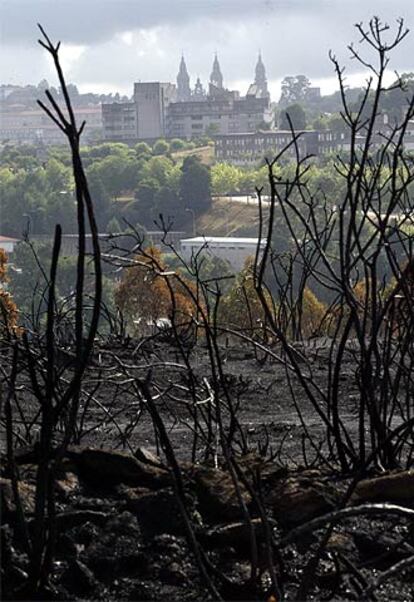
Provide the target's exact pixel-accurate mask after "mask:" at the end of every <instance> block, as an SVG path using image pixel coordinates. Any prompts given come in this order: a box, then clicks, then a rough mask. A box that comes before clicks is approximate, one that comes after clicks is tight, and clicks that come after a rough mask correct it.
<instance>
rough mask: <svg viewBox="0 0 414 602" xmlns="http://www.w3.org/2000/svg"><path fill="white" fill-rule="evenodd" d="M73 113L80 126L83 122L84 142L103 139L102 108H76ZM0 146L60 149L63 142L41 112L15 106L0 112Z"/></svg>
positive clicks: (47, 118)
mask: <svg viewBox="0 0 414 602" xmlns="http://www.w3.org/2000/svg"><path fill="white" fill-rule="evenodd" d="M63 111H65V110H64V109H63ZM74 112H75V117H76V120H77V122H78V124H79V125H80V124H81V123H82V121H85V122H86V127H85V130H84V134H83V140H84V141H85V142H89V141H91V140H94V139H99V138H100V137H101V135H102V109H101V105H95V106H90V107H75V109H74ZM0 142H2V143H6V142H11V143H13V144H45V145H55V144H56V145H59V144H64V143H66V138H65V136H64V134H63V133H62V132H61V130H60V129H59V128H58V127H56V124H55V123H54V122H53V121H52V120H51V119H50V117H49V116H48V115H46V113H45V112H44V111H43V110H42V109H40V108H39V109H27V108H19V107H17V106H16V107H10V108H2V109H1V110H0Z"/></svg>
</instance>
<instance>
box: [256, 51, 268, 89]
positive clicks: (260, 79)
mask: <svg viewBox="0 0 414 602" xmlns="http://www.w3.org/2000/svg"><path fill="white" fill-rule="evenodd" d="M254 83H255V85H256V86H257V89H258V92H259V94H260V96H261V97H262V98H264V97H266V96H269V90H268V89H267V78H266V69H265V66H264V64H263V61H262V55H261V53H260V52H259V57H258V59H257V63H256V70H255V78H254Z"/></svg>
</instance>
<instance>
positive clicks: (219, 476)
mask: <svg viewBox="0 0 414 602" xmlns="http://www.w3.org/2000/svg"><path fill="white" fill-rule="evenodd" d="M175 353H176V352H175V351H174V350H171V352H170V355H169V357H168V359H169V361H171V362H172V361H177V362H179V358H177V357H176V356H175ZM124 359H125V361H129V363H130V365H133V364H134V365H138V364H139V362H138V361H137V360H136V359H134V356H133V352H131V351H128V352H127V353H125V356H124ZM96 361H97V362H98V359H97V360H96ZM148 362H149V363H152V364H154V363H155V362H154V356H152V355H150V356H149V359H148ZM98 363H99V367H98V368H99V370H100V371H101V373H102V371H103V370H104V369H107V370H108V371H110V368H109V366H110V362H109V361H107V360H106V359H105V353H104V351H103V352H102V357H101V358H99V362H98ZM196 365H197V371H198V374H199V376H200V378H201V377H202V376H203V375H205V376H206V377H208V363H206V361H205V357H204V356H203V355H200V356H199V357H198V358H196ZM224 366H225V374H226V379H227V380H228V384H229V388H230V390H231V392H232V395H233V398H234V399H235V400H237V402H238V403H239V408H238V415H239V419H240V422H241V423H242V425H243V428H244V429H245V433H246V435H247V436H248V437H249V443H250V447H251V450H250V452H249V453H248V454H245V455H241V454H240V455H239V457H238V464H239V466H240V469H241V471H242V472H241V473H240V474H239V478H238V479H237V489H238V490H236V488H235V485H234V479H233V478H232V476H231V474H230V472H229V470H228V466H227V465H226V463H225V462H224V461H223V460H220V459H219V466H218V467H214V461H213V459H212V458H210V459H209V461H208V462H203V461H202V457H201V455H200V456H199V457H196V462H194V461H192V459H191V453H190V451H189V448H190V447H191V443H192V435H191V430H190V429H189V428H188V427H189V419H188V414H187V411H186V407H185V405H182V404H180V403H178V402H177V407H176V409H175V411H174V412H172V411H171V403H172V397H170V398H164V400H162V401H161V402H160V404H159V405H160V411H161V412H162V414H163V416H164V419H165V422H166V424H167V425H168V427H169V428H170V431H169V433H170V437H171V440H172V442H173V444H174V448H175V451H176V453H177V457H178V459H179V464H180V470H181V473H182V477H183V481H184V489H185V496H186V498H185V504H186V507H187V510H188V513H189V515H190V516H191V521H192V524H193V527H194V531H195V533H196V537H197V540H198V542H199V543H200V545H201V546H202V548H203V550H204V551H205V554H206V557H207V559H208V561H209V563H210V564H211V565H212V566H214V567H216V571H215V572H213V581H214V583H215V585H216V587H217V589H218V591H219V592H220V595H221V596H222V598H223V599H225V600H267V601H268V602H274V600H275V598H274V596H272V595H271V589H270V588H271V576H270V573H269V570H268V556H267V553H268V550H269V547H268V546H266V537H267V535H268V534H269V530H267V527H268V528H269V529H270V534H271V537H272V538H273V542H274V546H275V547H274V549H273V550H272V552H271V553H272V555H273V560H274V566H275V567H276V573H277V574H278V575H279V576H280V575H283V587H284V596H285V599H286V600H293V599H296V598H295V597H296V596H297V588H298V584H299V583H300V581H301V579H302V576H303V572H304V568H305V566H306V563H307V562H308V560H309V559H310V557H311V555H312V553H313V552H314V551H315V549H316V546H317V542H318V541H320V539H321V537H322V535H323V534H324V532H325V530H326V525H325V524H321V525H319V528H314V529H312V530H308V531H305V532H298V531H296V529H298V527H300V526H301V525H303V524H305V523H307V521H309V520H311V519H314V518H316V517H322V516H324V515H326V514H327V513H328V512H330V511H333V510H335V509H336V508H337V507H338V504H340V501H341V498H342V496H343V494H344V492H345V491H346V489H347V487H348V485H349V483H350V480H351V477H349V476H348V478H341V477H339V476H338V474H336V473H335V472H332V471H329V470H328V469H326V468H321V467H320V466H318V465H317V463H314V464H313V465H310V464H312V463H308V466H305V465H304V464H305V463H304V459H303V441H302V439H301V435H300V433H301V431H300V428H299V426H298V420H297V417H296V414H295V410H294V408H293V407H292V402H291V397H290V395H289V390H288V387H287V384H286V380H285V375H284V370H283V368H281V367H278V366H277V365H275V364H264V365H261V366H260V365H258V364H257V363H256V362H255V361H254V358H252V357H251V356H249V355H248V354H246V353H245V352H240V353H236V352H229V353H228V354H227V357H226V358H225V363H224ZM98 368H97V369H98ZM137 370H138V368H137ZM153 370H154V377H153V378H154V381H155V382H157V381H158V382H159V383H163V384H164V385H165V384H166V383H168V381H169V380H171V379H172V375H174V379H175V381H174V382H176V381H177V376H176V375H177V370H175V369H174V370H173V369H171V371H170V372H169V371H168V370H167V369H166V368H165V367H164V368H160V370H161V372H162V375H161V373H159V372H157V368H156V367H154V366H153ZM314 370H315V372H316V373H317V374H318V375H319V378H320V379H321V382H322V381H323V378H325V377H326V365H325V363H324V361H323V359H321V361H319V360H318V359H317V361H316V363H315V366H314ZM118 373H119V366H118ZM352 374H353V368H352V362H351V360H350V363H349V366H348V368H347V367H346V366H345V367H344V375H345V377H344V390H346V391H347V399H348V406H347V407H346V408H345V409H344V416H348V417H349V425H350V428H352V418H353V413H354V411H355V409H354V408H353V401H352V395H353V384H352ZM347 375H348V376H347ZM170 377H171V378H170ZM93 378H95V377H94V376H93V375H92V376H91V381H92V380H93ZM110 380H113V378H112V376H111V378H110V379H108V383H109V381H110ZM185 382H186V380H185V378H184V376H183V378H182V380H181V381H180V383H181V384H182V383H185ZM111 386H112V385H109V384H108V386H107V387H105V391H104V392H103V393H102V395H101V397H99V399H100V403H101V404H104V403H106V406H105V411H103V410H102V407H100V406H99V404H94V403H92V404H91V405H90V406H89V409H88V412H87V419H86V420H85V424H84V431H85V433H87V434H85V437H84V438H83V439H81V441H80V444H79V445H77V446H72V447H71V448H70V449H69V450H68V452H67V454H66V456H65V458H64V460H63V463H62V467H61V471H60V473H59V475H58V477H59V478H58V480H57V483H56V499H57V516H56V526H57V546H56V558H55V562H54V565H53V575H52V581H51V591H50V592H49V595H50V598H54V599H61V600H105V601H112V600H113V601H114V602H115V601H121V600H136V601H144V600H169V601H170V600H172V601H177V602H178V601H181V600H208V599H211V597H209V594H208V592H207V590H206V588H205V586H204V584H203V582H202V580H201V579H200V574H199V570H198V567H197V564H196V562H195V559H194V555H193V553H192V551H191V550H190V549H189V546H188V543H187V537H186V534H187V532H186V529H185V524H184V522H183V519H182V515H181V512H180V508H179V505H178V503H177V498H176V495H175V481H174V479H173V475H172V473H171V471H170V470H169V469H168V467H167V466H166V464H165V459H164V458H161V459H160V458H159V457H158V456H157V455H156V454H155V452H156V449H157V442H156V438H155V436H154V432H153V429H152V422H151V420H150V418H149V416H148V415H147V413H146V411H145V408H143V409H142V408H141V407H140V405H139V404H138V402H137V400H136V399H135V401H134V398H133V393H132V392H131V391H130V398H127V397H128V396H126V395H125V389H122V391H123V393H122V394H121V393H119V394H118V397H117V398H116V400H115V402H113V400H112V397H113V394H114V390H118V389H116V387H118V384H117V385H116V387H115V389H114V388H113V386H112V389H111ZM174 395H175V394H174ZM105 400H106V402H105ZM303 407H304V413H305V417H306V419H307V421H308V424H309V425H310V427H311V428H312V429H313V432H314V433H315V434H316V435H317V434H318V432H319V430H320V431H321V435H322V430H321V425H320V424H319V422H318V421H317V420H315V418H314V417H313V416H312V413H311V411H310V409H308V410H306V406H305V404H304V406H303ZM117 410H119V411H117ZM109 411H110V416H112V417H114V416H116V417H117V418H116V425H115V424H114V422H113V421H111V420H110V419H109V418H108V412H109ZM105 412H106V414H105ZM128 412H129V413H128ZM104 415H106V417H107V419H106V420H103V416H104ZM134 416H135V417H136V416H138V418H139V420H136V421H135V418H134ZM133 418H134V419H133ZM131 425H132V426H131ZM173 427H174V428H173ZM125 434H127V435H128V442H129V446H130V448H129V451H128V450H127V451H121V450H122V445H121V444H122V442H124V443H125V439H123V436H124V435H125ZM265 435H266V436H268V437H269V444H268V446H267V454H266V457H265V456H260V454H259V453H258V446H257V445H256V443H259V442H260V441H263V440H264V436H265ZM281 441H284V443H283V446H282V445H281ZM124 447H125V446H124ZM115 448H118V449H115ZM149 450H150V451H149ZM272 450H273V452H274V453H273V454H271V453H270V452H271V451H272ZM3 460H4V458H3ZM16 461H17V463H18V466H19V476H20V481H19V491H20V494H21V498H22V501H23V508H24V511H25V514H26V517H27V520H28V528H29V531H30V529H32V528H33V515H34V493H35V474H36V469H37V452H36V444H35V443H34V444H32V445H30V446H28V447H22V448H20V449H19V450H18V452H17V454H16ZM2 464H3V472H2V477H1V481H0V483H1V494H2V526H1V545H2V581H3V585H2V599H4V600H9V599H10V600H14V599H18V598H19V592H21V591H22V588H23V589H24V585H25V582H26V578H27V571H28V558H27V556H26V554H25V553H24V551H23V547H22V540H21V537H20V535H19V530H18V528H16V527H17V514H16V507H15V503H14V498H13V493H12V485H11V481H10V473H9V472H8V470H7V462H5V461H4V462H3V463H2ZM243 475H244V477H246V478H247V479H248V481H249V482H252V481H253V479H254V478H255V479H256V485H255V486H256V489H257V490H259V489H260V492H261V498H260V499H261V503H262V507H263V508H264V509H265V510H266V516H267V517H268V524H267V526H266V525H264V524H262V513H261V511H260V508H259V506H258V501H257V499H256V500H255V499H254V498H252V496H251V494H250V493H249V491H248V490H247V489H246V487H245V485H244V484H243V482H242V480H243V479H242V477H243ZM258 484H260V487H257V486H258ZM240 496H241V500H242V501H243V504H240ZM367 503H368V504H373V503H378V504H380V503H382V504H383V503H388V504H393V505H394V506H402V507H404V508H407V509H408V510H407V512H406V513H405V514H402V513H401V512H400V511H398V510H396V509H394V510H393V511H389V510H388V511H386V512H384V508H382V509H381V508H377V510H376V512H375V513H372V511H371V512H370V513H369V514H364V513H360V514H358V515H356V516H355V515H354V516H350V517H349V518H346V517H344V518H342V519H341V520H340V521H339V522H338V524H337V525H336V526H335V528H334V530H333V532H332V534H331V535H330V537H329V540H328V542H327V545H326V548H325V550H324V551H323V553H322V556H321V559H320V563H319V566H318V570H317V572H316V574H315V580H314V586H313V588H312V590H311V595H310V597H309V598H308V599H312V600H323V599H324V600H325V599H326V600H328V599H329V600H334V601H339V600H362V599H370V600H378V601H384V602H385V601H387V602H389V601H392V600H396V601H397V600H398V601H410V600H413V599H414V597H413V591H414V568H413V557H414V528H413V522H414V521H413V514H412V513H411V514H410V513H409V509H413V511H414V470H411V471H407V470H406V471H396V472H394V473H385V474H378V473H373V474H372V475H367V477H366V478H364V480H363V481H361V482H359V484H358V485H357V487H356V490H355V492H354V494H353V496H352V498H351V500H350V502H349V504H348V507H350V508H354V507H357V506H360V505H361V504H367ZM243 505H244V507H245V508H246V509H247V510H248V512H249V516H250V517H251V521H250V523H249V522H248V521H246V515H245V514H243V512H242V510H241V508H242V506H243ZM324 527H325V529H324ZM252 533H253V534H254V535H255V537H254V539H255V540H256V542H257V570H258V574H259V578H258V579H257V580H256V585H255V587H253V586H252V585H251V580H250V575H251V569H252V543H251V542H252V539H251V536H252ZM295 534H296V535H295ZM289 537H290V539H289ZM253 556H254V554H253ZM410 559H411V561H410ZM396 563H402V564H400V565H399V566H400V567H401V569H398V570H397V571H396V572H395V573H393V574H391V575H390V576H389V577H388V578H387V579H384V580H383V581H382V579H383V577H384V576H385V572H386V571H388V570H389V569H390V568H391V567H393V566H394V565H396ZM405 565H406V568H405V569H404V566H405ZM377 581H378V583H377ZM372 585H377V587H375V591H374V592H373V593H372V594H370V597H365V598H364V594H363V592H364V591H365V590H366V589H367V588H369V586H372ZM20 598H21V595H20ZM43 599H46V595H45V596H44V598H43Z"/></svg>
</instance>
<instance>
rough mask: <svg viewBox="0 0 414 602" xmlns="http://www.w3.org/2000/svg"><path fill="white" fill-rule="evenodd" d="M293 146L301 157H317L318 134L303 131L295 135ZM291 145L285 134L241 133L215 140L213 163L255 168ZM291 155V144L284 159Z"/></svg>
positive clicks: (290, 136)
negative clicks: (250, 165) (297, 135)
mask: <svg viewBox="0 0 414 602" xmlns="http://www.w3.org/2000/svg"><path fill="white" fill-rule="evenodd" d="M297 133H298V134H300V135H299V137H298V139H297V145H298V147H299V151H300V153H301V155H302V156H303V155H304V154H318V153H319V151H320V149H319V134H318V132H316V131H311V130H305V131H303V132H297ZM292 141H293V138H292V133H291V132H290V131H289V130H277V131H270V130H269V131H259V132H253V133H249V132H245V133H237V134H227V135H224V136H216V137H215V156H216V159H217V161H222V162H226V163H233V164H234V165H249V164H256V163H258V162H259V161H262V160H263V159H264V158H266V157H267V158H269V159H271V158H273V157H274V156H275V155H277V153H279V152H280V151H281V150H282V149H284V148H286V147H288V145H289V144H291V143H292ZM294 152H295V147H294V145H293V144H291V146H290V147H289V148H288V149H287V151H286V156H291V155H292V154H293V153H294Z"/></svg>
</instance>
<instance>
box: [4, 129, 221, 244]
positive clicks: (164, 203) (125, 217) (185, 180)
mask: <svg viewBox="0 0 414 602" xmlns="http://www.w3.org/2000/svg"><path fill="white" fill-rule="evenodd" d="M202 143H203V144H204V143H205V141H204V140H203V141H202ZM192 147H194V142H192V143H191V145H190V144H189V143H187V142H185V141H182V140H178V139H176V140H172V141H171V143H170V144H169V143H167V142H166V141H165V140H158V141H156V142H155V143H154V145H153V147H152V148H151V147H150V146H149V145H148V144H147V143H145V142H140V143H138V144H137V145H136V146H135V147H133V148H131V147H129V146H127V145H126V144H122V143H103V144H99V145H96V146H90V147H84V148H83V149H82V157H83V161H84V165H85V167H86V175H87V178H88V183H89V187H90V191H91V194H92V198H93V200H94V203H95V207H96V215H97V220H98V224H99V227H100V229H101V231H106V230H107V228H108V223H111V228H113V226H114V223H115V222H114V219H116V220H117V221H118V224H119V225H120V227H122V228H125V227H126V224H125V222H128V223H131V222H132V223H134V224H135V223H136V222H142V223H144V224H145V225H147V226H153V221H154V219H155V218H156V216H157V215H158V214H159V213H166V214H168V215H170V216H174V215H175V214H180V210H183V211H184V209H185V208H186V207H190V208H194V209H201V208H202V207H205V206H206V200H207V205H208V199H209V198H210V188H209V183H210V176H209V173H208V169H207V168H205V167H204V166H203V165H201V164H199V162H198V161H197V160H195V159H194V158H191V157H187V158H186V159H185V160H184V161H185V163H186V167H185V168H184V169H181V167H182V164H183V158H182V157H179V156H177V157H174V156H173V155H171V153H170V151H171V152H172V151H174V152H176V151H182V150H188V149H189V148H192ZM0 161H1V168H0V214H1V224H0V233H1V234H3V235H7V236H15V237H21V235H22V233H23V232H27V231H28V232H29V233H30V234H31V235H44V234H49V235H51V234H52V233H53V229H54V226H55V224H56V223H60V224H61V225H62V228H63V232H64V233H65V234H68V233H73V232H74V231H75V225H76V215H75V199H74V182H73V178H72V175H71V162H70V156H69V151H68V149H66V148H64V147H56V148H50V149H48V152H47V153H45V149H43V148H42V149H39V148H35V147H33V146H20V147H15V146H5V147H4V148H3V149H2V151H1V153H0ZM200 178H201V179H200ZM192 186H194V190H193V191H192V190H191V189H190V188H191V187H192ZM193 192H194V194H193ZM126 201H127V202H126ZM193 201H194V207H193Z"/></svg>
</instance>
